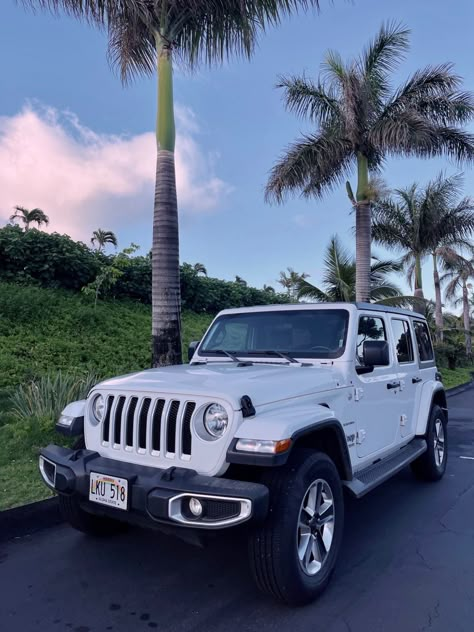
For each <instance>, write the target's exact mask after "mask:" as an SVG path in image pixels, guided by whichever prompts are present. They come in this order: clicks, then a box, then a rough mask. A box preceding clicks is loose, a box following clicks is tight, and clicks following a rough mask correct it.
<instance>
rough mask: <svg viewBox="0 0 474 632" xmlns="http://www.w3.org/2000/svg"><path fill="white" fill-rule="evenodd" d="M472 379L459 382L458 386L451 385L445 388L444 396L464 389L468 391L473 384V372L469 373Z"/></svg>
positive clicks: (450, 395) (449, 395)
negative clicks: (451, 386)
mask: <svg viewBox="0 0 474 632" xmlns="http://www.w3.org/2000/svg"><path fill="white" fill-rule="evenodd" d="M471 375H472V380H471V381H470V382H465V383H464V384H459V385H458V386H453V388H447V389H446V397H452V396H453V395H457V394H458V393H464V391H468V390H469V389H470V388H472V387H473V386H474V372H473V373H471Z"/></svg>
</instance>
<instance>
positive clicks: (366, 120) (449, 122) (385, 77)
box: [266, 23, 474, 301]
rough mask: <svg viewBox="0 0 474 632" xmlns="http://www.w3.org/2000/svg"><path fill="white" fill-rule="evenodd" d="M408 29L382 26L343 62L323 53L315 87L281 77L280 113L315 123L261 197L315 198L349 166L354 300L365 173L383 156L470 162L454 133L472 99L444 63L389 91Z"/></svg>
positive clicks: (364, 277) (362, 272) (366, 288)
mask: <svg viewBox="0 0 474 632" xmlns="http://www.w3.org/2000/svg"><path fill="white" fill-rule="evenodd" d="M409 33H410V31H409V30H408V29H406V28H403V27H402V26H400V25H397V24H393V23H388V24H386V25H383V26H382V28H381V29H380V31H379V32H378V34H377V35H376V36H375V38H374V39H373V41H372V42H371V43H370V44H369V46H368V47H367V48H366V49H365V50H364V52H363V53H362V55H361V56H360V58H358V59H354V60H352V61H351V62H349V63H344V61H343V60H342V58H341V56H340V55H339V54H338V53H337V52H329V53H328V54H327V55H326V59H325V62H324V73H323V75H322V77H320V78H319V79H318V80H317V81H316V82H313V81H311V80H310V79H309V78H308V77H306V76H304V75H303V76H290V77H281V78H280V80H279V83H278V87H280V88H283V89H284V100H285V105H286V108H287V109H288V110H289V111H290V112H293V113H294V114H296V115H297V116H301V117H306V118H308V119H309V121H310V122H311V123H313V124H316V126H317V130H316V132H315V133H310V134H306V135H304V136H303V137H302V138H300V139H299V140H297V141H296V142H295V143H294V144H293V145H291V146H290V147H289V148H288V149H287V150H286V151H285V152H284V154H283V155H282V156H281V158H280V159H279V160H278V162H277V163H276V164H275V165H274V167H273V169H272V171H271V174H270V178H269V181H268V183H267V187H266V199H267V200H268V201H276V202H279V203H281V202H282V201H283V200H284V199H285V197H286V196H287V194H288V193H295V192H300V193H301V194H302V195H303V197H312V196H316V197H318V198H320V197H322V196H323V195H324V193H326V192H327V191H329V190H331V189H333V188H334V187H336V186H337V185H339V184H340V183H341V182H342V181H343V179H344V177H345V176H346V175H350V174H351V173H352V172H353V169H354V166H356V167H357V190H356V193H355V194H354V193H353V190H352V187H351V185H350V183H349V182H347V183H346V188H347V193H348V196H349V199H350V201H351V203H352V205H353V206H354V208H355V214H356V264H357V265H356V295H357V300H358V301H367V300H368V299H369V295H370V261H371V257H370V247H371V202H372V194H373V187H372V186H371V183H370V181H369V175H370V174H377V173H378V172H379V171H380V170H381V169H382V167H383V164H384V161H385V160H386V159H387V158H388V157H390V156H397V155H398V156H406V157H412V156H417V157H420V158H430V157H433V156H438V155H446V156H449V157H451V158H454V159H456V160H457V161H458V162H461V161H466V160H472V159H473V158H474V136H473V135H472V134H470V133H468V132H466V131H464V129H463V128H462V126H464V125H465V124H466V123H467V122H468V121H470V120H471V119H472V118H473V116H474V97H473V95H472V94H471V93H468V92H461V91H460V89H461V83H462V82H461V78H460V77H459V76H457V75H455V74H454V72H453V68H452V66H451V65H450V64H443V65H439V66H428V67H426V68H424V69H422V70H418V71H417V72H415V73H414V74H413V75H412V76H411V77H410V78H409V79H408V80H407V81H406V82H405V83H404V84H403V85H402V86H401V87H399V88H398V89H396V90H393V88H392V86H391V83H390V79H391V75H393V73H394V71H395V69H396V67H397V65H398V63H399V62H400V61H401V60H402V59H403V57H404V56H405V54H406V52H407V50H408V47H409V41H408V38H409Z"/></svg>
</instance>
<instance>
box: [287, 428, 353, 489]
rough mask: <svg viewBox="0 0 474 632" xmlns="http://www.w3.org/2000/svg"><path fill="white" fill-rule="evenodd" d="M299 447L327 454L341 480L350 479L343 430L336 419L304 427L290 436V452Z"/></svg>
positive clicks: (350, 469) (349, 467)
mask: <svg viewBox="0 0 474 632" xmlns="http://www.w3.org/2000/svg"><path fill="white" fill-rule="evenodd" d="M299 448H309V449H311V450H319V451H320V452H324V453H325V454H327V455H328V456H329V457H330V458H331V460H332V461H333V462H334V465H335V466H336V468H337V471H338V473H339V476H340V477H341V479H342V480H346V481H350V480H352V466H351V459H350V456H349V450H348V448H347V441H346V437H345V435H344V430H343V428H342V426H341V424H340V423H339V421H337V420H336V419H330V420H327V421H323V422H322V423H318V424H316V425H315V426H313V427H309V428H305V429H303V430H301V431H299V432H297V433H295V435H294V436H293V437H292V446H291V452H292V453H293V452H294V451H295V450H297V449H299Z"/></svg>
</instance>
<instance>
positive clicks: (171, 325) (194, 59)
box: [22, 0, 318, 366]
mask: <svg viewBox="0 0 474 632" xmlns="http://www.w3.org/2000/svg"><path fill="white" fill-rule="evenodd" d="M22 2H23V4H25V5H28V6H34V7H40V8H45V7H46V8H49V9H53V10H54V9H55V10H57V9H58V8H62V9H64V10H65V11H67V12H69V13H71V14H73V15H78V16H81V17H85V18H87V19H89V20H91V21H94V22H96V23H99V24H100V25H103V24H105V25H106V26H107V29H108V33H109V57H110V59H111V61H112V63H113V65H115V66H117V67H118V68H119V70H120V74H121V77H122V79H123V81H124V82H126V81H128V80H130V79H131V78H132V77H134V76H136V75H141V74H145V75H155V74H156V72H157V71H158V114H157V127H156V135H157V146H158V156H157V165H156V188H155V209H154V219H153V247H152V250H153V259H152V270H153V283H152V294H153V303H152V312H153V322H152V340H153V342H152V345H153V365H154V366H158V365H166V364H178V363H180V362H181V357H182V354H181V327H180V303H181V297H180V285H179V234H178V205H177V198H176V176H175V159H174V150H175V121H174V102H173V63H174V62H175V61H177V62H182V63H183V64H184V65H186V66H187V67H188V68H190V69H193V68H195V67H196V66H197V65H198V64H199V63H200V62H203V63H205V64H207V65H211V64H213V63H218V62H221V61H222V60H223V59H225V58H227V57H230V56H231V55H232V54H234V53H236V54H238V55H245V56H247V57H250V55H251V54H252V52H253V50H254V48H255V44H256V40H257V36H258V33H259V32H260V31H262V30H265V28H266V27H267V26H270V25H275V24H277V23H278V22H279V21H280V19H281V17H282V16H283V15H286V14H289V13H291V12H292V11H293V10H296V9H298V8H300V7H302V8H304V7H306V6H308V5H314V6H317V4H318V0H248V1H246V2H242V0H226V1H225V2H222V1H216V0H193V1H192V2H191V1H189V0H122V1H121V2H117V1H116V0H22Z"/></svg>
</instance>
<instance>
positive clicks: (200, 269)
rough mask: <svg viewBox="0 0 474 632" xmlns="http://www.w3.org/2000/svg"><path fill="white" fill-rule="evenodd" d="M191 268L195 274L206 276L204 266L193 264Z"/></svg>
mask: <svg viewBox="0 0 474 632" xmlns="http://www.w3.org/2000/svg"><path fill="white" fill-rule="evenodd" d="M193 268H194V272H195V273H196V274H203V275H204V276H207V270H206V266H205V265H204V264H203V263H195V264H194V266H193Z"/></svg>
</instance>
